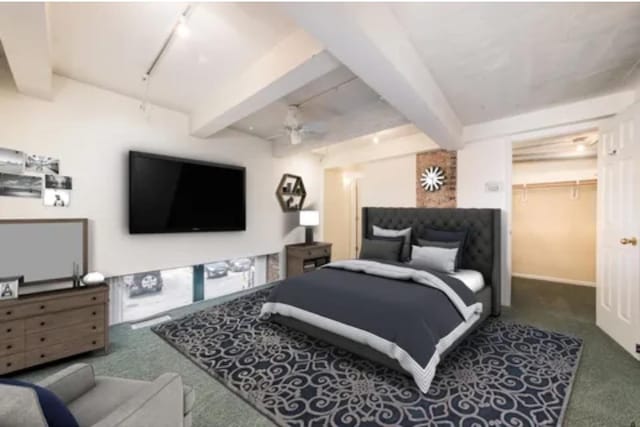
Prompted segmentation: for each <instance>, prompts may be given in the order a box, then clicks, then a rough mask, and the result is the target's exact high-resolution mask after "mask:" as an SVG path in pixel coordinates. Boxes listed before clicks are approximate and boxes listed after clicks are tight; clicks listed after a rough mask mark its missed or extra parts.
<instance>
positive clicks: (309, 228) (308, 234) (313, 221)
mask: <svg viewBox="0 0 640 427" xmlns="http://www.w3.org/2000/svg"><path fill="white" fill-rule="evenodd" d="M318 225H320V212H318V211H300V226H301V227H306V228H305V233H304V236H305V243H306V244H307V245H310V244H312V243H313V227H316V226H318Z"/></svg>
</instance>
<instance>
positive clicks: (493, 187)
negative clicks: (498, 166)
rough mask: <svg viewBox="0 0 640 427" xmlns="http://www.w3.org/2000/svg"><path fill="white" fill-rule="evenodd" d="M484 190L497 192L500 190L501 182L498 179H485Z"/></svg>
mask: <svg viewBox="0 0 640 427" xmlns="http://www.w3.org/2000/svg"><path fill="white" fill-rule="evenodd" d="M484 190H485V191H486V192H487V193H498V192H500V191H502V182H499V181H487V182H485V183H484Z"/></svg>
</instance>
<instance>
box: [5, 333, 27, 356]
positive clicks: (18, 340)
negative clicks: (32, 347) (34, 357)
mask: <svg viewBox="0 0 640 427" xmlns="http://www.w3.org/2000/svg"><path fill="white" fill-rule="evenodd" d="M22 351H24V336H22V337H14V338H11V339H9V340H5V341H0V357H2V356H8V355H10V354H14V353H21V352H22Z"/></svg>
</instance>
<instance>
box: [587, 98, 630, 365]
mask: <svg viewBox="0 0 640 427" xmlns="http://www.w3.org/2000/svg"><path fill="white" fill-rule="evenodd" d="M599 146H600V147H599V150H598V251H597V252H598V263H597V267H598V273H597V282H598V283H597V288H596V297H597V301H596V323H597V325H598V326H599V327H600V328H602V330H604V331H605V332H606V333H607V334H609V335H610V336H611V337H612V338H613V339H614V340H615V341H617V342H618V343H619V344H620V345H621V346H623V347H624V348H625V350H627V351H628V352H629V353H631V354H632V355H634V356H635V357H636V358H637V359H639V360H640V354H638V352H637V351H636V350H638V349H637V348H636V346H637V345H640V240H638V239H640V104H636V105H634V106H633V107H631V108H630V109H629V110H627V111H626V112H624V113H622V114H620V115H618V116H616V117H614V118H613V119H611V120H610V121H609V122H608V124H607V125H606V126H604V127H603V128H602V129H601V134H600V143H599Z"/></svg>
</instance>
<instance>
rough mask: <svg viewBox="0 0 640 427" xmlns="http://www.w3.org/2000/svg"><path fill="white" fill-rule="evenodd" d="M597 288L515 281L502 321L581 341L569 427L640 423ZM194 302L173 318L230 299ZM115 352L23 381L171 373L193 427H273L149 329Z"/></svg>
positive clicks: (630, 368) (637, 398) (629, 368)
mask: <svg viewBox="0 0 640 427" xmlns="http://www.w3.org/2000/svg"><path fill="white" fill-rule="evenodd" d="M594 291H595V290H594V289H592V288H586V287H580V286H572V285H560V284H555V283H545V282H539V281H532V280H525V279H514V281H513V305H512V307H511V308H505V310H504V312H503V318H504V319H505V320H512V321H515V322H519V323H525V324H530V325H533V326H537V327H540V328H543V329H549V330H555V331H558V332H564V333H567V334H572V335H576V336H579V337H581V338H583V340H584V349H583V353H582V359H581V362H580V368H579V369H578V374H577V378H576V381H575V383H574V387H573V393H572V396H571V400H570V403H569V410H568V412H567V415H566V418H565V421H566V425H568V426H625V427H628V426H630V425H631V423H632V422H635V423H636V424H640V405H639V404H638V402H640V363H639V362H637V361H636V360H634V359H633V358H632V357H631V356H630V355H628V354H627V353H625V352H624V350H622V349H621V348H620V347H619V346H618V345H617V344H615V343H614V342H613V341H612V340H611V339H610V338H609V337H607V336H606V335H605V334H604V333H603V332H602V331H600V329H598V328H597V327H596V326H595V324H594V320H593V319H594V317H595V308H594V307H595V292H594ZM229 299H231V298H229V297H227V298H221V299H219V300H217V301H209V302H206V303H200V304H195V305H193V306H190V307H188V308H186V309H181V310H177V311H176V312H174V313H172V315H173V316H174V317H179V316H181V315H184V314H187V313H190V312H193V311H197V310H200V309H202V308H204V307H207V306H210V305H213V304H218V303H221V302H225V301H228V300H229ZM111 340H112V348H111V352H110V354H108V355H106V356H101V355H95V356H90V357H84V358H78V359H75V360H73V361H66V362H61V363H57V364H53V365H50V366H47V367H46V368H41V369H37V370H32V371H27V372H25V373H23V374H22V375H19V377H20V378H23V379H31V380H38V379H40V378H42V377H44V376H46V375H48V374H50V373H52V372H55V371H57V370H59V369H61V368H62V367H64V366H66V365H68V364H70V363H73V362H74V361H77V360H82V361H87V362H90V363H93V364H94V366H95V368H96V371H97V373H98V374H101V375H113V376H123V377H131V378H139V379H153V378H155V377H156V376H158V375H159V374H161V373H163V372H166V371H175V372H178V373H180V374H181V375H182V377H183V379H184V381H185V382H186V383H188V384H191V385H193V386H194V387H195V389H196V391H197V400H196V403H195V408H194V413H193V415H194V426H202V427H205V426H206V427H214V426H247V427H249V426H270V425H273V424H272V423H271V422H270V421H269V420H268V419H267V418H265V417H264V416H263V415H261V414H260V413H258V412H257V411H256V410H255V409H254V408H253V407H251V406H250V405H249V404H247V403H245V402H244V401H243V400H242V399H240V398H239V397H237V396H236V395H235V394H233V393H232V392H231V391H229V390H227V389H226V388H225V387H224V386H223V385H221V384H220V383H219V382H218V381H216V380H215V379H213V378H211V377H210V376H209V375H208V374H206V373H205V372H203V371H202V370H201V369H200V368H198V367H196V366H195V365H194V364H193V363H191V362H190V361H189V360H188V359H187V358H185V357H184V356H182V355H181V354H180V353H178V352H177V351H176V350H174V349H173V348H172V347H171V346H170V345H169V344H167V343H166V342H164V341H163V340H162V339H161V338H159V337H158V336H156V335H155V334H154V333H153V332H151V330H150V329H149V328H145V329H141V330H136V331H133V330H131V329H130V328H129V327H128V326H127V325H120V326H116V327H114V328H112V331H111Z"/></svg>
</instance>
